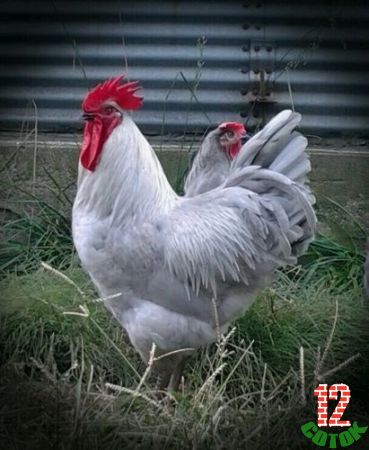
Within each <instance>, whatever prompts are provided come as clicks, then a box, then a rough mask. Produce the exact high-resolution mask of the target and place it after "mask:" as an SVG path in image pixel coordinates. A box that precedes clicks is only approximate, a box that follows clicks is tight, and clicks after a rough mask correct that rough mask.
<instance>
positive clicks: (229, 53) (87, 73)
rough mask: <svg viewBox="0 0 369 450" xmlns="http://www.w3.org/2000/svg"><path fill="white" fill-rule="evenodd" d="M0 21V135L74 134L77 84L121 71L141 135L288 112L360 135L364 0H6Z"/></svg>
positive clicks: (314, 127)
mask: <svg viewBox="0 0 369 450" xmlns="http://www.w3.org/2000/svg"><path fill="white" fill-rule="evenodd" d="M0 21H1V22H0V23H1V28H0V36H1V41H0V58H1V62H2V63H1V69H0V102H1V103H0V127H1V129H13V130H14V129H20V128H21V124H22V122H24V121H28V122H30V126H32V123H33V122H34V121H35V120H36V118H37V125H38V127H39V128H40V129H43V130H52V131H68V130H78V129H80V128H81V121H80V112H79V105H80V102H81V99H82V97H83V95H84V93H85V92H86V90H87V88H88V87H91V86H93V85H94V84H96V83H97V82H98V81H100V80H103V79H105V78H107V77H110V76H114V75H118V74H120V73H122V72H125V71H127V72H128V77H129V78H130V79H139V80H140V81H141V84H142V86H143V90H144V97H145V104H144V107H143V109H142V110H140V111H137V112H136V113H135V118H136V121H137V122H138V124H139V125H140V126H141V127H142V129H143V130H144V131H145V132H146V133H152V134H158V133H162V132H164V133H184V132H191V133H194V132H201V131H203V130H204V129H206V128H207V127H209V126H211V125H214V124H216V123H219V122H221V121H224V120H242V121H245V122H246V123H247V125H248V126H249V127H251V128H252V127H255V126H258V125H260V123H261V122H262V121H264V120H266V118H267V117H268V116H270V115H272V114H275V113H276V112H278V111H279V110H281V109H283V108H286V107H291V106H293V107H294V108H295V109H296V110H297V111H299V112H301V113H302V114H303V124H302V126H303V128H304V130H305V131H306V132H308V133H311V134H317V135H322V136H327V135H337V134H344V135H351V136H352V135H355V136H356V135H365V136H368V135H369V131H368V123H369V102H368V100H369V77H368V68H369V67H368V66H369V8H368V7H367V2H366V1H356V2H354V3H353V2H348V1H338V2H331V1H321V2H319V6H315V5H314V3H312V2H307V1H300V2H296V1H294V2H289V1H273V0H268V1H251V0H250V1H243V2H240V1H228V2H224V1H212V2H210V1H204V0H197V1H196V2H195V1H169V0H167V1H160V2H147V1H140V0H137V1H123V0H122V1H104V2H102V1H88V2H86V1H78V0H75V1H71V0H70V1H67V0H64V1H59V0H49V1H47V0H38V1H37V0H36V1H33V2H29V1H28V2H26V1H25V0H13V1H12V2H2V3H0ZM127 68H128V70H127Z"/></svg>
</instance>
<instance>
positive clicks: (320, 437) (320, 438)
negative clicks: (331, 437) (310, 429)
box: [312, 430, 351, 447]
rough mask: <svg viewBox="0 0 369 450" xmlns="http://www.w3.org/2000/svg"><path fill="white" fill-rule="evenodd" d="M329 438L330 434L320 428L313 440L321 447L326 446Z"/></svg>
mask: <svg viewBox="0 0 369 450" xmlns="http://www.w3.org/2000/svg"><path fill="white" fill-rule="evenodd" d="M350 436H351V435H350ZM327 439H328V434H327V433H326V432H325V431H323V430H318V431H317V432H316V434H315V436H314V437H313V439H312V442H314V444H316V445H319V447H324V446H325V443H326V442H327Z"/></svg>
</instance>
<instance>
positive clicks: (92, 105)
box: [82, 75, 143, 112]
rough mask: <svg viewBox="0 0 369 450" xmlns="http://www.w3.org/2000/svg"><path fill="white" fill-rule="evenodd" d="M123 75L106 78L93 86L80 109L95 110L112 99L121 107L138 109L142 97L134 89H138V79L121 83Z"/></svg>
mask: <svg viewBox="0 0 369 450" xmlns="http://www.w3.org/2000/svg"><path fill="white" fill-rule="evenodd" d="M123 80H124V75H120V76H118V77H115V78H111V79H110V80H106V81H104V82H102V83H100V84H98V85H97V86H96V87H94V88H93V89H92V90H91V91H90V92H89V93H88V94H87V95H86V97H85V98H84V100H83V102H82V109H83V111H85V112H92V111H96V110H97V109H98V108H99V107H100V106H101V104H102V103H104V102H106V101H108V100H113V101H114V102H116V103H117V104H118V105H119V106H120V107H121V108H122V109H138V108H139V107H140V106H141V105H142V101H143V98H142V97H138V96H137V95H135V94H136V91H138V89H140V86H139V83H138V81H130V82H128V83H122V81H123Z"/></svg>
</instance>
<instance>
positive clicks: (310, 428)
mask: <svg viewBox="0 0 369 450" xmlns="http://www.w3.org/2000/svg"><path fill="white" fill-rule="evenodd" d="M317 429H318V427H317V426H316V425H315V423H314V422H308V423H305V425H302V427H301V431H302V432H303V433H304V435H305V436H306V437H307V438H309V439H311V438H312V437H313V436H314V433H315V432H316V431H317ZM311 431H313V433H312V432H311Z"/></svg>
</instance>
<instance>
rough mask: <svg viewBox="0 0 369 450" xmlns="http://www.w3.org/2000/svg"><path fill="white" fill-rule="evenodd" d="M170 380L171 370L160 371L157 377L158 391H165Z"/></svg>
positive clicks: (156, 388)
mask: <svg viewBox="0 0 369 450" xmlns="http://www.w3.org/2000/svg"><path fill="white" fill-rule="evenodd" d="M169 381H170V372H159V374H158V376H157V378H156V386H155V390H156V391H164V390H165V389H166V388H167V387H168V384H169Z"/></svg>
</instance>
